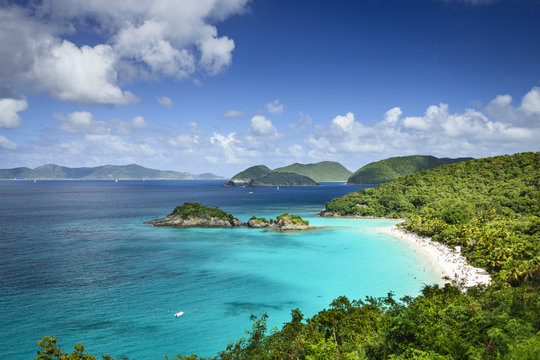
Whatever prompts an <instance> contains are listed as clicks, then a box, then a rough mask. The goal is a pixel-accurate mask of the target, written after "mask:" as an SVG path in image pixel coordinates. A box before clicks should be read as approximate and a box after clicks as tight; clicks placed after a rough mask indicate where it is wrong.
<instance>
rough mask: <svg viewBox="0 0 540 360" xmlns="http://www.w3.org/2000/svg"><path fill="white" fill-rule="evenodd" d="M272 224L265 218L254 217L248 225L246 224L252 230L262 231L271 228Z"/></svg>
mask: <svg viewBox="0 0 540 360" xmlns="http://www.w3.org/2000/svg"><path fill="white" fill-rule="evenodd" d="M270 223H271V222H270V220H267V219H265V218H256V217H255V216H253V217H252V218H251V219H249V221H248V222H247V223H245V225H246V226H247V227H250V228H255V229H260V228H267V227H269V226H270Z"/></svg>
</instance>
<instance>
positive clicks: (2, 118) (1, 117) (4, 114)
mask: <svg viewBox="0 0 540 360" xmlns="http://www.w3.org/2000/svg"><path fill="white" fill-rule="evenodd" d="M27 108H28V103H27V102H26V100H16V99H0V129H15V128H17V127H19V126H20V125H21V122H22V119H21V117H20V116H19V114H18V113H19V112H20V111H24V110H26V109H27Z"/></svg>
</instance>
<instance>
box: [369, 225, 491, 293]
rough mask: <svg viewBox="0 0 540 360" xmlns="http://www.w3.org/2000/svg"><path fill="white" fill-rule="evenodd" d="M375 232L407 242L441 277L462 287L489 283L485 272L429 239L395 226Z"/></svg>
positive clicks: (451, 250)
mask: <svg viewBox="0 0 540 360" xmlns="http://www.w3.org/2000/svg"><path fill="white" fill-rule="evenodd" d="M377 231H379V232H382V233H385V234H389V235H392V236H394V237H396V238H399V239H402V240H405V241H407V242H408V243H409V244H410V245H411V246H413V247H415V248H416V249H418V250H419V251H420V252H421V253H422V254H424V255H425V256H426V257H428V258H429V259H430V261H431V262H432V263H433V264H434V265H435V267H436V269H437V271H438V272H439V273H440V275H441V277H445V276H447V277H449V278H450V279H452V280H456V281H457V282H458V283H463V286H464V287H471V286H476V285H480V284H485V285H487V284H489V283H490V281H491V276H489V274H488V273H487V271H485V270H484V269H479V268H475V267H473V266H471V265H469V264H467V260H466V259H465V257H463V256H462V255H461V254H460V253H459V252H458V251H456V250H453V249H450V248H449V247H447V246H445V245H443V244H441V243H438V242H435V241H432V240H431V238H428V237H422V236H418V235H416V234H414V233H412V232H409V231H406V230H404V229H401V228H398V227H397V226H395V225H394V226H387V227H383V228H378V229H377Z"/></svg>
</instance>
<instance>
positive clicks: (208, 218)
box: [145, 202, 317, 231]
mask: <svg viewBox="0 0 540 360" xmlns="http://www.w3.org/2000/svg"><path fill="white" fill-rule="evenodd" d="M145 224H148V225H154V226H164V227H174V228H233V227H240V226H247V227H249V228H257V229H260V228H268V229H270V230H276V231H302V230H312V229H316V228H317V227H315V226H311V225H309V221H307V220H304V219H302V218H301V217H300V216H297V215H291V214H288V213H285V214H282V215H279V216H278V217H277V218H276V219H275V220H274V219H265V218H257V217H254V216H253V217H251V219H249V221H248V222H246V223H243V222H241V221H240V220H238V219H237V218H235V217H234V216H233V215H232V214H229V213H226V212H225V211H223V210H221V209H218V208H215V207H209V206H204V205H201V204H198V203H192V202H187V203H184V205H180V206H177V207H176V208H175V209H174V210H173V212H171V213H170V214H169V215H167V216H165V217H164V218H162V219H155V220H150V221H147V222H145Z"/></svg>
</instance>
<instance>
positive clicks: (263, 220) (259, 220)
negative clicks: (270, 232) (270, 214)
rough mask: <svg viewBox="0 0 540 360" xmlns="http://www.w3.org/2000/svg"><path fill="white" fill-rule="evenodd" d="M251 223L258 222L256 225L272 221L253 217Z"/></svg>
mask: <svg viewBox="0 0 540 360" xmlns="http://www.w3.org/2000/svg"><path fill="white" fill-rule="evenodd" d="M249 221H253V222H256V223H269V222H271V221H272V219H270V220H268V219H267V218H258V217H255V216H252V217H251V218H250V219H249Z"/></svg>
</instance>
